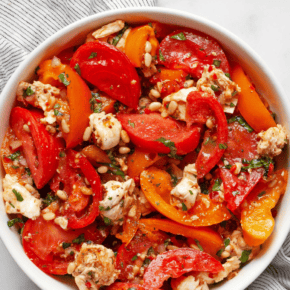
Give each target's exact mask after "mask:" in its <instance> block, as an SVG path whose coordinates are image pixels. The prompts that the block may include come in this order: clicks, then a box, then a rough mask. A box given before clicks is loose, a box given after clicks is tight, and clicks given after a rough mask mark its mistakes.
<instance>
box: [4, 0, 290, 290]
mask: <svg viewBox="0 0 290 290" xmlns="http://www.w3.org/2000/svg"><path fill="white" fill-rule="evenodd" d="M0 1H1V4H0V92H1V91H2V89H3V87H4V85H5V84H6V82H7V81H8V79H9V77H10V76H11V74H12V73H13V72H14V70H15V69H16V68H17V67H18V66H19V64H20V63H21V62H22V61H23V60H24V59H25V57H26V56H27V55H28V54H29V53H30V52H31V51H32V50H33V49H34V48H35V47H36V46H38V45H39V44H40V43H42V42H43V41H44V40H45V39H47V38H48V37H49V36H51V35H52V34H53V33H55V32H56V31H58V30H60V29H61V28H63V27H65V26H67V25H68V24H70V23H73V22H74V21H76V20H78V19H81V18H84V17H86V16H89V15H92V14H95V13H98V12H102V11H106V10H109V9H118V8H125V7H140V6H154V5H156V3H155V2H156V0H62V1H60V0H0ZM247 289H248V290H286V289H290V235H288V237H287V239H286V242H285V243H284V245H283V247H282V248H281V250H280V251H279V253H278V254H277V256H276V257H275V259H274V260H273V261H272V263H271V265H270V266H269V267H268V268H267V269H266V270H265V271H264V272H263V274H262V275H261V276H260V277H259V278H258V279H257V280H256V281H255V282H254V283H252V284H251V285H250V286H249V287H248V288H247Z"/></svg>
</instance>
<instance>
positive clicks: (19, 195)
mask: <svg viewBox="0 0 290 290" xmlns="http://www.w3.org/2000/svg"><path fill="white" fill-rule="evenodd" d="M12 192H13V193H14V194H15V196H16V199H17V201H20V202H21V201H23V200H24V199H23V197H22V195H21V194H20V192H18V191H17V190H16V189H14V188H13V189H12Z"/></svg>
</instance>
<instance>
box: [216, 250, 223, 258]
mask: <svg viewBox="0 0 290 290" xmlns="http://www.w3.org/2000/svg"><path fill="white" fill-rule="evenodd" d="M223 251H224V249H220V250H218V251H217V253H216V255H217V256H218V257H220V256H221V254H222V253H223Z"/></svg>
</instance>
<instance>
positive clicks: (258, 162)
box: [241, 157, 274, 176]
mask: <svg viewBox="0 0 290 290" xmlns="http://www.w3.org/2000/svg"><path fill="white" fill-rule="evenodd" d="M243 163H246V164H248V166H243V167H242V168H241V170H242V171H246V170H248V169H254V168H259V167H263V168H264V169H265V173H264V176H268V172H269V168H270V164H273V165H274V161H273V159H271V158H270V157H262V158H260V159H252V160H251V161H247V160H245V159H243Z"/></svg>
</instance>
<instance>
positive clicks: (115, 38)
mask: <svg viewBox="0 0 290 290" xmlns="http://www.w3.org/2000/svg"><path fill="white" fill-rule="evenodd" d="M128 28H129V25H128V24H127V23H125V26H124V28H123V29H122V30H121V31H120V32H119V33H118V34H117V35H116V36H115V37H114V38H113V41H112V44H113V45H114V46H116V45H117V44H118V42H119V41H120V39H121V37H122V36H123V34H124V33H125V31H126V30H127V29H128Z"/></svg>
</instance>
